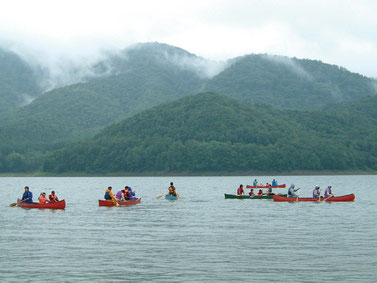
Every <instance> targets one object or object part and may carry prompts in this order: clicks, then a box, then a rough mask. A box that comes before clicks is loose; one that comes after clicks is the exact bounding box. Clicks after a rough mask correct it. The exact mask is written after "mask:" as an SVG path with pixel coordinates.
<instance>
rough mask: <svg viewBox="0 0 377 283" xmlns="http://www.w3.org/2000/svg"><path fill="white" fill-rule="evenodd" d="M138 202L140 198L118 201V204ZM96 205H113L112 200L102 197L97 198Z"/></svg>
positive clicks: (124, 204)
mask: <svg viewBox="0 0 377 283" xmlns="http://www.w3.org/2000/svg"><path fill="white" fill-rule="evenodd" d="M140 202H141V198H138V199H136V200H126V201H119V202H118V204H119V206H126V205H134V204H138V203H140ZM98 205H99V206H115V204H114V202H113V201H109V200H103V199H100V200H98Z"/></svg>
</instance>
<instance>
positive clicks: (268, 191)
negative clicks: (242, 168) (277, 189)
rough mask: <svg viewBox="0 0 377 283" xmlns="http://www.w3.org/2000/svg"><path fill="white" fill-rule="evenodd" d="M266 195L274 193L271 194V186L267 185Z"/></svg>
mask: <svg viewBox="0 0 377 283" xmlns="http://www.w3.org/2000/svg"><path fill="white" fill-rule="evenodd" d="M267 195H274V193H273V192H272V187H271V185H268V189H267Z"/></svg>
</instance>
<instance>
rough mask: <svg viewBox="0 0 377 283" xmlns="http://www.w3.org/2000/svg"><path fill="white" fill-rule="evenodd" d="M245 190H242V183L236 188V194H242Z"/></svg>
mask: <svg viewBox="0 0 377 283" xmlns="http://www.w3.org/2000/svg"><path fill="white" fill-rule="evenodd" d="M244 194H245V192H244V191H243V185H240V186H239V188H238V189H237V195H238V196H240V195H244Z"/></svg>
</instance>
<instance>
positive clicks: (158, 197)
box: [156, 195, 164, 199]
mask: <svg viewBox="0 0 377 283" xmlns="http://www.w3.org/2000/svg"><path fill="white" fill-rule="evenodd" d="M163 196H164V195H160V196H157V197H156V199H160V198H162V197H163Z"/></svg>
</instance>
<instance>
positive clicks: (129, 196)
mask: <svg viewBox="0 0 377 283" xmlns="http://www.w3.org/2000/svg"><path fill="white" fill-rule="evenodd" d="M124 191H125V193H124V198H125V199H126V200H136V199H137V198H136V197H135V193H134V192H133V191H132V189H131V188H130V187H128V186H126V187H125V188H124Z"/></svg>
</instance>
